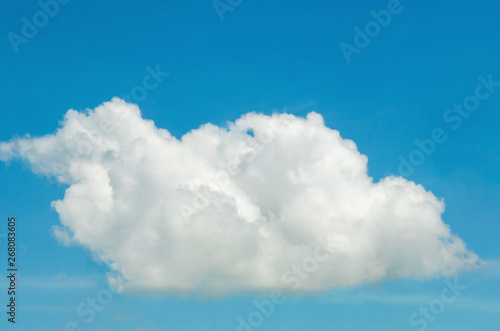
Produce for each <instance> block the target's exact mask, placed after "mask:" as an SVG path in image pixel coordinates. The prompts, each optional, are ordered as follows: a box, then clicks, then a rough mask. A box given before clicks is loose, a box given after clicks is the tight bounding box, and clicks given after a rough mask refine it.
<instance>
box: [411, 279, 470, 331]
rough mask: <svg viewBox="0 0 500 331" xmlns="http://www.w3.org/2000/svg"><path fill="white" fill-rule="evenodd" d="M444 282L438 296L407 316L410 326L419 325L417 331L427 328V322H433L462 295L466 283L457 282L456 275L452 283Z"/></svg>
mask: <svg viewBox="0 0 500 331" xmlns="http://www.w3.org/2000/svg"><path fill="white" fill-rule="evenodd" d="M444 284H445V285H446V286H445V287H444V288H443V289H442V290H441V293H440V296H439V297H438V298H436V299H434V300H432V301H431V302H430V303H429V305H428V306H427V307H419V308H418V311H415V312H413V313H412V314H411V315H410V316H409V317H408V323H410V325H411V326H415V327H419V329H418V331H424V330H427V328H428V327H429V323H432V322H434V321H435V320H436V318H437V317H438V316H440V315H441V314H443V313H444V312H445V310H446V306H447V305H449V304H452V303H453V302H455V300H456V299H457V298H458V297H459V296H460V295H462V292H463V291H464V290H466V289H467V286H466V285H461V284H459V283H458V279H457V277H455V279H454V280H453V283H451V282H450V281H449V280H447V279H445V280H444Z"/></svg>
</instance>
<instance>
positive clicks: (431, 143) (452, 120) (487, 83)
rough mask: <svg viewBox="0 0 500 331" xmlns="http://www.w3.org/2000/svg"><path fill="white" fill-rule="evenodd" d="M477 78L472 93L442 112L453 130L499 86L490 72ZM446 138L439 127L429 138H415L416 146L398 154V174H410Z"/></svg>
mask: <svg viewBox="0 0 500 331" xmlns="http://www.w3.org/2000/svg"><path fill="white" fill-rule="evenodd" d="M477 79H478V81H479V84H478V85H477V86H476V88H475V89H474V93H473V94H471V95H468V96H466V97H465V98H464V100H463V101H462V102H461V103H458V104H457V103H455V104H453V106H452V107H450V108H448V109H446V110H445V112H444V113H443V121H444V122H445V123H448V124H449V125H450V128H451V130H453V131H455V130H458V129H459V128H460V127H461V126H462V122H463V121H464V120H465V119H467V118H469V117H470V116H471V114H472V113H474V112H475V111H476V110H477V109H478V108H479V105H480V103H481V102H482V101H485V100H487V99H488V98H490V97H491V95H492V94H493V93H494V92H495V90H496V88H497V87H500V82H496V81H494V80H493V77H492V74H489V75H488V77H487V78H485V77H484V76H479V77H478V78H477ZM447 139H448V135H447V134H446V130H445V129H443V128H440V127H438V128H435V129H434V130H432V132H431V134H430V137H429V138H425V139H423V140H419V139H415V141H414V143H415V145H416V147H415V148H414V149H413V150H412V151H411V152H410V153H409V154H408V156H407V157H403V156H402V155H399V156H398V160H399V161H400V162H399V166H398V173H399V175H400V176H403V177H408V176H411V175H412V174H413V173H414V172H415V168H416V167H418V166H420V165H422V164H423V163H424V162H425V160H426V159H427V158H428V157H430V156H431V155H432V154H434V153H435V152H436V150H437V146H438V145H439V144H442V143H444V142H445V141H446V140H447Z"/></svg>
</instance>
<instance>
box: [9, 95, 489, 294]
mask: <svg viewBox="0 0 500 331" xmlns="http://www.w3.org/2000/svg"><path fill="white" fill-rule="evenodd" d="M16 157H19V158H22V159H25V160H27V161H28V162H29V163H30V164H31V166H32V169H33V170H34V171H35V172H38V173H42V174H45V175H47V176H54V177H55V178H57V180H59V181H60V182H62V183H65V184H67V185H68V186H69V187H68V188H67V190H66V193H65V196H64V199H62V200H58V201H55V202H53V207H54V208H55V209H56V211H57V212H58V213H59V216H60V220H61V226H56V227H55V228H54V235H55V236H56V237H57V238H59V239H60V240H61V241H62V242H63V243H65V244H69V243H77V244H81V245H83V246H85V247H88V248H89V249H90V250H91V251H92V252H93V253H94V254H95V255H96V256H97V257H98V258H99V259H101V260H103V261H105V262H106V263H108V264H109V266H110V268H111V269H113V270H114V271H115V272H117V273H118V274H121V275H122V276H123V278H124V279H126V280H127V281H128V284H127V287H126V290H127V289H130V290H141V291H154V292H159V291H161V292H184V291H186V292H201V293H204V294H217V295H218V294H225V293H232V292H241V291H246V290H267V289H272V288H282V289H291V288H292V287H291V284H292V283H291V276H290V277H288V278H287V277H285V279H283V275H284V273H285V272H286V271H287V270H289V269H290V268H292V266H294V265H297V266H301V265H302V263H303V262H304V261H305V260H304V259H305V258H307V257H312V256H314V255H313V251H314V249H315V248H316V247H318V242H323V243H326V244H327V245H329V246H330V247H332V248H333V252H332V253H331V254H330V256H329V259H328V260H327V261H325V262H322V263H321V264H319V265H318V266H317V268H315V270H314V272H311V273H309V274H307V279H306V278H304V279H302V280H301V281H300V282H299V283H300V284H295V285H296V286H295V287H294V288H293V289H294V290H304V291H309V290H322V289H328V288H333V287H337V286H351V285H358V284H362V283H365V282H373V281H380V280H384V279H391V278H404V277H417V278H419V277H434V276H439V275H446V276H451V275H453V274H455V273H457V272H460V271H463V270H468V269H471V268H473V267H474V266H476V265H477V264H478V263H479V262H480V261H479V259H478V258H477V256H476V255H475V254H474V253H471V252H470V251H468V250H467V249H466V247H465V245H464V243H463V242H462V240H460V239H459V238H458V237H457V236H455V235H453V234H451V232H450V229H449V227H448V226H447V225H446V224H444V223H443V221H442V219H441V214H442V213H443V212H444V203H443V201H441V200H439V199H437V198H436V197H435V196H434V195H433V194H432V193H431V192H428V191H426V190H425V189H424V188H423V187H422V186H421V185H416V184H415V183H413V182H411V181H407V180H405V179H403V178H400V177H387V178H385V179H383V180H381V181H380V182H377V183H374V182H373V180H372V178H370V177H368V175H367V161H368V160H367V157H366V156H364V155H362V154H360V153H359V152H358V151H357V149H356V145H355V143H354V142H352V141H350V140H346V139H342V138H341V136H340V134H339V132H338V131H335V130H332V129H329V128H327V127H325V125H324V123H323V118H322V117H321V115H319V114H317V113H310V114H308V115H307V118H298V117H294V116H292V115H288V114H273V115H272V116H265V115H261V114H256V113H249V114H246V115H244V116H242V117H241V118H239V119H238V120H236V121H235V122H234V123H229V124H228V127H227V128H224V127H217V126H214V125H212V124H206V125H203V126H201V127H200V128H198V129H196V130H192V131H191V132H189V133H187V134H185V135H184V136H183V137H182V138H181V139H180V140H178V139H176V138H175V137H173V136H171V135H170V133H169V132H168V131H167V130H164V129H160V128H157V127H156V126H155V125H154V123H153V122H152V121H150V120H145V119H143V118H142V116H141V113H140V111H139V109H138V108H137V106H135V105H131V104H127V103H125V102H124V101H122V100H120V99H118V98H115V99H113V100H112V101H111V102H106V103H104V104H103V105H101V106H99V107H97V108H96V109H95V110H88V111H87V112H85V113H80V112H77V111H74V110H69V111H68V112H67V113H66V115H65V117H64V120H63V122H62V123H61V128H59V129H58V130H57V131H56V132H55V133H54V134H49V135H46V136H43V137H39V138H32V137H25V138H22V139H13V140H12V141H10V142H5V143H1V144H0V159H2V160H3V161H5V162H6V161H9V160H10V159H12V158H16ZM295 277H297V276H295Z"/></svg>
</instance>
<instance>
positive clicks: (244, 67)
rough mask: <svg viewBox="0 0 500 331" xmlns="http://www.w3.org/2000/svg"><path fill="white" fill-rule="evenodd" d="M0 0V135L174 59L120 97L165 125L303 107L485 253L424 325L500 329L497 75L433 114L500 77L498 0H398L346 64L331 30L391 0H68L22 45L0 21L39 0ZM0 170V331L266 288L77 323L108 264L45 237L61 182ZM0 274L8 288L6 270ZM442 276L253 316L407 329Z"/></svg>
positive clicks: (180, 128) (210, 311) (243, 305)
mask: <svg viewBox="0 0 500 331" xmlns="http://www.w3.org/2000/svg"><path fill="white" fill-rule="evenodd" d="M42 2H43V0H42ZM223 2H224V1H223ZM224 3H226V4H228V3H229V2H224ZM233 3H237V1H233ZM0 7H1V9H2V13H3V19H2V20H1V21H0V32H1V35H3V36H4V37H3V38H2V39H1V40H2V41H1V44H2V47H0V57H1V59H2V61H0V73H1V77H2V80H1V81H0V82H1V91H0V104H1V105H2V107H1V108H0V112H1V118H2V120H1V121H0V141H8V140H10V139H11V138H12V137H14V136H24V135H25V134H28V133H29V134H30V135H31V136H40V135H43V134H47V133H52V132H54V131H55V129H56V128H57V125H58V121H60V120H61V119H62V117H63V115H64V113H65V112H66V111H67V110H68V109H70V108H73V109H76V110H81V111H83V110H85V109H86V108H95V107H96V106H98V105H100V104H101V103H103V102H105V101H109V100H110V99H111V98H112V97H114V96H124V95H127V94H130V93H131V92H132V91H134V88H136V87H137V86H142V84H143V79H144V77H145V76H146V75H147V74H148V69H147V68H150V69H153V70H154V69H156V68H160V70H161V72H168V73H169V75H168V76H165V77H162V79H161V82H160V81H159V82H158V84H157V86H155V88H153V89H152V90H150V91H147V96H145V97H144V99H143V100H138V98H135V99H133V98H132V99H133V100H131V101H133V102H135V103H137V104H138V105H139V107H140V109H141V112H142V116H143V117H144V118H146V119H151V120H153V121H154V123H155V125H156V126H157V127H161V128H165V129H167V130H169V131H170V132H171V133H172V134H173V135H174V136H176V137H181V136H182V135H183V134H184V133H186V132H188V131H189V130H191V129H194V128H197V127H199V126H200V125H201V124H204V123H207V122H210V123H213V124H215V125H218V126H224V125H225V124H226V122H227V121H234V120H236V119H237V118H238V117H240V116H241V115H242V114H245V113H247V112H250V111H257V112H262V113H265V114H271V113H272V112H273V109H274V110H276V109H277V110H279V111H284V110H286V112H288V113H292V114H294V115H297V116H305V115H306V114H307V113H309V112H310V111H316V112H318V113H320V114H321V115H323V117H324V121H325V125H326V126H328V127H330V128H333V129H336V130H339V132H340V134H341V135H342V137H344V138H348V139H352V140H353V141H354V142H355V143H356V144H357V147H358V150H359V151H360V152H361V153H362V154H364V155H366V156H367V157H368V160H369V161H368V173H369V175H370V176H371V177H373V178H374V179H375V180H378V179H379V178H381V177H384V176H386V175H388V174H394V175H407V176H406V177H407V178H408V179H411V180H413V181H415V182H417V183H420V184H422V185H423V186H424V187H425V188H426V189H427V190H430V191H432V192H433V193H434V194H435V195H436V196H437V197H440V198H444V201H445V203H446V212H445V213H444V214H443V221H444V222H445V223H446V224H449V225H450V228H451V230H452V232H453V233H454V234H457V235H458V236H459V237H460V238H461V239H462V240H463V241H464V242H465V243H466V244H467V247H468V248H469V249H471V250H473V251H474V252H475V253H476V254H477V255H478V256H479V257H480V258H482V259H483V260H486V261H491V264H492V266H491V267H489V268H486V269H484V270H480V271H475V272H472V273H467V274H462V275H459V276H458V282H459V283H460V284H464V286H466V289H464V290H463V291H462V293H461V295H460V296H458V297H457V299H456V300H455V301H453V302H452V303H449V304H446V307H445V310H444V312H443V313H440V314H439V315H438V316H436V318H435V320H433V321H429V320H428V323H427V324H428V329H429V330H498V329H500V318H499V316H500V314H499V312H500V301H499V300H498V298H499V296H500V290H498V289H499V288H500V287H499V285H500V282H499V275H500V273H499V271H498V270H499V269H498V267H497V264H496V262H495V261H496V260H498V258H499V257H500V246H499V245H498V237H499V235H500V227H499V226H498V222H499V220H500V209H499V208H498V206H499V203H500V175H499V171H498V170H499V169H500V145H499V143H498V141H499V140H498V139H499V134H498V132H499V131H498V125H499V124H500V112H499V110H500V87H496V90H495V87H493V88H492V90H491V91H489V92H490V93H489V95H488V97H487V98H485V100H482V101H480V103H479V105H478V107H477V110H475V111H474V112H470V116H469V117H468V118H463V119H462V122H461V125H460V127H458V128H456V129H453V127H452V124H453V122H451V123H450V121H446V120H445V119H444V118H443V116H444V114H445V113H446V111H447V110H448V109H450V108H452V107H453V105H454V104H460V103H462V102H464V100H465V99H466V98H467V97H468V96H474V95H475V91H476V88H477V87H478V85H480V84H481V80H480V79H479V78H478V77H483V78H484V79H488V76H490V75H491V77H492V78H491V79H492V80H493V81H495V82H496V81H498V82H500V62H499V61H498V58H499V56H500V39H499V38H498V33H499V32H500V21H499V20H498V11H499V10H500V4H499V3H497V2H494V1H480V2H473V1H442V2H438V3H436V2H431V1H423V0H418V1H417V0H415V1H409V0H402V1H401V2H400V7H399V8H400V11H399V12H398V13H397V14H392V18H391V21H390V23H389V24H387V26H386V27H382V28H381V29H380V32H379V33H378V34H376V35H375V36H373V37H371V38H370V43H369V44H368V45H367V46H366V47H365V48H362V49H360V52H359V54H352V56H351V59H350V62H349V63H348V61H347V60H346V57H345V56H344V54H343V53H342V50H341V48H340V47H339V44H340V43H342V42H345V43H349V44H351V45H354V38H355V34H356V32H355V30H354V28H355V27H360V28H362V29H364V28H365V25H366V24H367V23H368V22H370V21H372V20H373V19H374V18H373V17H372V15H371V14H370V12H371V11H372V10H374V11H380V10H383V9H387V7H388V2H387V1H375V2H373V1H357V2H353V3H347V2H342V3H340V2H328V1H321V0H315V1H310V2H298V1H289V2H287V3H286V4H285V3H283V2H279V1H266V2H257V1H249V0H243V1H242V2H241V3H240V4H238V5H236V6H232V7H234V8H233V10H232V11H227V12H225V13H224V14H223V18H224V19H223V20H221V19H220V17H219V15H218V13H217V11H216V9H215V8H214V5H213V3H212V2H211V1H194V2H190V3H186V2H182V3H181V2H177V3H164V2H160V1H152V2H148V3H137V2H132V1H105V2H99V3H87V2H81V1H76V0H72V1H69V2H68V3H66V4H64V5H62V4H61V5H59V10H58V12H57V13H56V14H55V15H54V17H50V18H49V19H48V22H47V23H46V24H44V25H43V26H41V27H39V28H38V32H37V33H36V35H34V36H33V37H31V38H27V43H23V44H20V45H18V52H16V51H15V47H13V45H12V43H11V42H10V41H9V38H8V34H9V33H11V32H13V33H15V34H17V35H22V28H23V24H24V23H23V20H22V18H23V17H26V18H27V19H28V20H29V21H32V20H33V15H34V14H36V13H37V12H39V11H40V10H42V9H41V7H40V4H38V3H37V1H24V2H14V1H7V2H4V3H2V4H1V5H0ZM136 91H137V89H136ZM486 91H488V89H487V88H483V89H482V92H485V93H486ZM139 99H142V98H139ZM436 128H438V129H439V128H440V129H442V130H443V131H444V133H445V134H446V135H447V139H446V141H444V142H442V143H436V148H435V151H433V152H432V153H430V155H425V160H424V161H423V163H422V164H421V165H416V166H414V171H412V173H411V174H401V168H400V163H401V159H400V158H398V157H400V156H401V157H403V158H405V159H407V160H408V159H409V157H410V154H411V153H412V152H413V151H415V150H416V149H417V148H418V147H417V145H416V144H415V139H419V140H424V139H428V138H431V137H432V132H433V130H435V129H436ZM0 182H1V183H2V185H1V188H0V198H1V202H2V203H1V204H0V217H1V218H2V219H6V218H7V217H8V216H11V215H13V216H15V217H17V219H18V230H17V231H18V249H19V251H18V254H19V279H18V282H19V287H20V292H19V296H18V298H19V300H18V301H19V306H18V317H17V318H18V323H16V325H15V327H13V326H11V325H10V323H7V322H6V317H5V313H3V314H2V316H3V317H2V320H1V321H0V325H2V327H1V328H2V330H3V329H6V330H10V329H16V330H64V327H65V325H67V323H68V322H70V321H73V322H76V323H77V324H78V325H79V326H80V327H81V329H82V330H236V329H237V326H238V321H237V318H238V317H243V318H244V319H246V318H247V316H248V315H249V314H250V313H251V312H252V311H254V310H255V307H254V306H253V301H254V300H257V301H259V300H260V301H261V300H265V299H268V297H267V296H266V295H263V296H262V295H261V296H257V295H253V294H245V295H242V294H241V295H240V294H238V295H231V296H229V297H226V298H221V299H217V300H211V299H199V298H196V297H195V296H176V295H168V296H156V295H141V294H138V293H124V294H113V297H112V299H111V302H110V303H109V304H107V305H105V307H104V309H103V310H102V312H97V313H96V316H95V319H94V320H93V321H92V322H91V323H86V322H85V318H83V317H81V316H78V315H77V314H76V312H75V309H76V308H77V307H78V306H79V305H80V304H81V303H82V302H85V301H86V300H87V298H88V297H96V296H97V295H98V293H99V292H100V291H102V290H103V289H107V288H108V285H107V284H106V282H105V280H104V275H105V273H106V272H107V271H108V267H107V266H106V265H104V264H103V263H100V262H96V261H95V259H93V257H92V253H91V252H90V251H89V250H87V249H84V248H82V247H81V246H78V245H74V246H70V247H64V246H63V245H61V244H60V243H59V242H58V241H57V240H56V239H55V238H54V237H53V236H52V235H51V227H52V226H53V225H55V224H59V217H58V214H57V213H56V212H55V211H54V209H52V208H51V206H50V202H51V201H54V200H58V199H61V198H62V197H63V196H64V190H65V189H66V187H65V186H64V185H62V184H58V183H56V182H55V181H54V180H50V179H47V178H45V177H42V176H39V175H35V174H33V173H32V172H31V171H30V169H29V166H28V165H27V164H24V163H22V162H19V161H13V162H12V163H10V164H9V165H6V164H4V163H2V164H1V165H0ZM0 232H2V231H0ZM0 240H2V247H4V244H5V239H0ZM2 254H3V255H2V256H5V249H4V248H3V249H2ZM4 260H5V258H4V259H2V261H4ZM3 265H5V263H3V262H2V269H4V266H3ZM451 281H452V280H451ZM0 284H1V285H2V288H6V283H5V280H3V281H2V282H0ZM446 286H447V285H445V283H444V282H443V279H441V278H439V279H426V280H412V279H406V280H393V281H390V280H389V281H384V282H381V283H376V284H368V285H363V286H360V287H357V288H348V289H342V290H338V289H333V290H330V291H323V292H320V293H316V294H313V295H304V296H300V295H292V296H289V297H288V299H287V300H286V302H285V303H283V304H281V305H279V306H276V309H275V311H274V313H273V314H271V316H270V317H268V318H266V319H265V321H264V323H263V325H262V326H260V327H259V328H256V329H259V330H297V331H298V330H309V331H313V330H318V331H320V330H325V331H326V330H419V326H415V325H410V323H409V317H410V316H411V315H412V313H414V312H418V310H419V308H420V307H429V304H430V303H431V302H432V301H433V300H435V299H436V298H440V295H441V292H442V289H443V288H445V287H446ZM1 293H2V295H1V296H0V298H3V299H2V300H3V301H2V302H4V301H5V300H7V296H6V295H5V291H4V290H2V291H1ZM2 306H3V307H5V306H4V305H3V304H2ZM3 309H5V308H3Z"/></svg>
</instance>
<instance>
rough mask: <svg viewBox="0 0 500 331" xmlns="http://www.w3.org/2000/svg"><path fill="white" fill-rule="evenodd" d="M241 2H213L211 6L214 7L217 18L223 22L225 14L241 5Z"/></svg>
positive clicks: (222, 0) (224, 0) (233, 0)
mask: <svg viewBox="0 0 500 331" xmlns="http://www.w3.org/2000/svg"><path fill="white" fill-rule="evenodd" d="M242 2H243V0H214V2H212V5H213V6H214V9H215V12H216V13H217V16H219V19H220V21H221V22H222V21H224V14H225V13H226V12H232V11H233V10H234V9H235V8H236V7H238V6H239V5H241V3H242Z"/></svg>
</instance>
